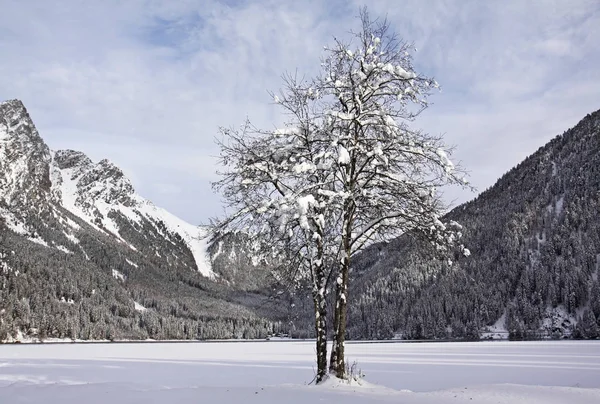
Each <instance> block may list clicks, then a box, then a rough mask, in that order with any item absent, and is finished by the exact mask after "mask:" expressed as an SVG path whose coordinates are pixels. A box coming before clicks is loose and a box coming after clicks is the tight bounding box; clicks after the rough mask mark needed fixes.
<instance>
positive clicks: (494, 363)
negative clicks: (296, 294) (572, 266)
mask: <svg viewBox="0 0 600 404" xmlns="http://www.w3.org/2000/svg"><path fill="white" fill-rule="evenodd" d="M313 352H314V349H313V343H312V342H287V341H281V342H276V341H269V342H223V343H171V344H168V343H167V344H158V343H155V344H61V345H52V344H42V345H0V403H3V404H4V403H7V404H19V403H39V402H46V403H61V404H81V403H85V404H96V403H98V404H99V403H110V404H119V403H143V404H150V403H168V404H170V403H200V402H202V403H238V402H242V403H244V404H249V403H262V404H269V403H313V402H331V403H336V402H343V403H344V404H353V403H379V402H381V403H406V404H417V403H418V404H424V403H431V404H434V403H435V404H444V403H461V402H468V403H510V404H515V403H544V404H548V403H569V404H586V403H595V404H598V403H600V341H597V342H563V341H561V342H526V343H519V342H481V343H410V344H409V343H364V344H348V346H347V352H348V356H349V358H350V360H355V361H357V362H358V364H359V366H360V367H361V368H362V370H363V372H364V373H365V374H366V380H367V381H368V382H369V384H367V385H366V386H342V385H333V384H330V385H328V386H319V387H315V386H308V385H307V384H308V383H309V382H310V381H311V379H312V377H313V374H314V369H313V367H314V365H313V363H314V359H313ZM408 390H410V391H408Z"/></svg>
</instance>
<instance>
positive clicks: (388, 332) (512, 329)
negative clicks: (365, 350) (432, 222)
mask: <svg viewBox="0 0 600 404" xmlns="http://www.w3.org/2000/svg"><path fill="white" fill-rule="evenodd" d="M599 213H600V111H597V112H595V113H593V114H591V115H588V116H586V117H585V119H583V120H582V121H581V122H580V123H579V124H578V125H577V126H575V127H574V128H572V129H570V130H568V131H566V132H565V133H564V134H562V135H560V136H557V137H556V138H554V139H553V140H552V141H551V142H550V143H548V144H547V145H545V146H544V147H542V148H540V149H539V150H538V151H537V152H536V153H534V154H533V155H532V156H530V157H529V158H527V159H526V160H525V161H523V162H522V163H521V164H519V165H518V166H517V167H515V168H513V169H512V170H510V171H509V172H508V173H506V174H505V175H504V176H503V177H502V178H501V179H500V180H498V182H497V183H496V184H495V185H494V186H493V187H491V188H490V189H488V190H486V191H485V192H483V193H481V194H480V195H479V196H478V197H477V198H476V199H475V200H473V201H471V202H468V203H466V204H464V205H461V206H458V207H457V208H455V209H454V210H452V211H451V212H450V213H449V214H448V219H453V220H456V221H457V222H459V223H461V224H462V225H463V232H464V242H465V245H466V246H467V247H468V248H469V249H470V251H471V256H470V257H468V258H464V257H461V258H458V257H456V258H457V259H456V261H457V262H454V263H453V265H449V263H448V262H447V261H446V260H440V259H438V258H436V256H435V255H434V254H432V253H431V252H430V251H429V250H428V248H427V247H426V245H424V244H421V243H420V242H419V241H418V240H413V239H412V238H410V237H409V236H404V237H401V238H400V239H397V240H395V241H393V242H391V243H389V244H378V245H374V246H371V247H370V248H369V250H368V251H366V252H365V253H364V254H362V255H361V256H359V257H357V260H356V265H355V266H354V272H353V274H354V276H355V278H356V279H357V282H355V283H354V284H355V285H357V287H356V288H355V289H354V290H353V292H352V295H351V297H352V304H351V305H350V307H351V308H352V309H351V317H352V319H351V321H350V324H351V327H350V334H351V335H350V336H351V337H352V338H390V337H392V336H393V335H394V334H398V335H401V336H403V337H404V338H469V339H477V338H480V337H481V336H485V331H486V330H487V329H489V330H490V331H494V330H495V331H501V332H502V331H504V330H505V331H506V332H507V333H509V334H510V337H511V338H515V339H518V338H537V337H542V336H553V337H561V336H573V337H583V338H595V337H598V336H600V333H599V331H598V330H599V326H600V287H599V285H598V273H599V271H600V268H599V267H600V217H599Z"/></svg>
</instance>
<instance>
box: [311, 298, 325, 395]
mask: <svg viewBox="0 0 600 404" xmlns="http://www.w3.org/2000/svg"><path fill="white" fill-rule="evenodd" d="M319 292H320V291H317V292H316V293H314V294H313V301H314V304H315V331H316V335H317V377H316V383H317V384H319V383H321V382H322V381H323V380H325V379H326V378H327V309H326V306H325V296H324V295H322V294H320V293H319Z"/></svg>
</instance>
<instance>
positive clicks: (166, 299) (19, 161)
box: [0, 100, 287, 340]
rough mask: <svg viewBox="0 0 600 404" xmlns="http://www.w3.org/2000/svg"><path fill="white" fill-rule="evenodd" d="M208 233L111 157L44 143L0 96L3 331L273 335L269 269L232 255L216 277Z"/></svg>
mask: <svg viewBox="0 0 600 404" xmlns="http://www.w3.org/2000/svg"><path fill="white" fill-rule="evenodd" d="M207 237H208V234H207V230H206V229H205V228H203V227H198V226H193V225H190V224H188V223H186V222H185V221H183V220H181V219H179V218H177V217H176V216H174V215H172V214H171V213H169V212H167V211H166V210H164V209H162V208H159V207H157V206H155V205H154V204H153V203H152V202H150V201H148V200H146V199H144V198H143V197H141V196H140V195H138V194H136V192H135V190H134V188H133V186H132V184H131V182H130V181H129V180H128V179H127V178H126V176H125V175H124V174H123V172H122V171H121V170H120V169H119V168H118V167H117V166H115V165H114V164H112V163H111V162H109V161H108V160H102V161H100V162H98V163H94V162H92V161H91V160H90V159H89V158H88V157H87V156H86V155H85V154H83V153H81V152H77V151H72V150H60V151H51V150H49V148H48V146H47V145H46V144H45V143H44V141H43V140H42V138H41V137H40V135H39V133H38V131H37V130H36V128H35V125H34V124H33V121H32V120H31V118H30V117H29V114H28V113H27V110H26V109H25V106H24V105H23V104H22V103H21V102H20V101H18V100H12V101H7V102H3V103H1V104H0V262H1V269H0V286H1V288H0V334H1V335H0V340H2V339H5V338H7V337H8V336H10V337H11V338H12V337H15V336H16V335H17V334H19V333H21V334H23V333H25V334H27V333H29V334H32V335H42V336H44V337H47V336H53V337H72V338H109V337H110V338H124V337H128V338H146V337H153V338H217V337H221V338H223V337H233V336H242V335H245V336H264V335H266V334H267V333H272V332H273V328H274V327H275V328H277V327H279V325H278V324H279V323H278V320H277V319H278V315H283V314H281V313H282V311H281V310H279V309H278V308H277V305H276V304H275V303H274V302H272V300H269V297H270V292H271V291H269V290H266V289H265V286H266V285H269V282H270V280H269V279H268V276H267V275H268V272H265V273H266V274H267V275H265V276H262V277H261V282H258V283H257V282H255V283H254V284H249V283H248V282H246V281H245V279H243V278H242V277H240V276H237V274H238V272H240V273H241V272H243V271H242V270H241V269H243V268H246V269H248V270H250V271H252V270H254V271H256V270H257V269H256V268H251V267H252V266H251V265H250V264H249V263H248V262H246V261H247V260H244V257H243V256H242V257H235V259H233V258H232V259H230V258H229V257H232V256H231V254H229V255H226V256H223V257H220V258H219V259H218V261H219V265H216V267H217V268H219V269H220V270H221V271H222V273H223V275H219V274H218V273H216V272H214V271H213V269H212V265H211V255H216V254H217V252H218V251H217V249H215V248H212V249H211V248H209V247H210V246H209V245H208V238H207ZM223 243H224V241H223V240H221V241H220V249H221V250H223V249H225V250H228V251H229V250H230V249H231V247H230V246H229V244H227V242H225V245H223ZM233 266H235V268H240V270H233V269H231V267H233ZM263 272H264V271H263ZM240 289H241V290H248V289H253V290H254V291H255V292H256V293H250V292H244V293H240ZM265 315H267V316H269V317H271V318H274V319H275V320H274V321H271V320H268V319H266V318H265ZM286 315H287V314H286ZM211 324H212V326H211Z"/></svg>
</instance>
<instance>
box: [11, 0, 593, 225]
mask: <svg viewBox="0 0 600 404" xmlns="http://www.w3.org/2000/svg"><path fill="white" fill-rule="evenodd" d="M0 3H1V8H2V13H0V55H2V57H1V59H2V63H0V99H2V100H4V99H13V98H18V99H21V100H23V101H24V102H25V105H26V106H27V108H28V110H29V112H30V114H31V116H32V118H33V119H34V122H35V123H36V125H37V127H38V129H39V131H40V134H41V135H42V137H43V138H44V139H45V140H46V142H47V143H48V144H49V146H50V147H51V148H53V149H61V148H71V149H76V150H81V151H83V152H85V153H87V154H88V155H89V156H90V157H91V158H92V159H94V160H99V159H102V158H109V159H110V160H112V161H113V162H115V163H116V164H117V165H119V166H120V167H122V168H123V169H124V171H125V172H126V174H127V175H128V176H129V177H130V178H131V180H132V181H133V183H134V186H135V187H136V189H137V191H138V192H139V193H140V194H142V195H143V196H145V197H147V198H149V199H151V200H153V201H154V202H155V203H156V204H157V205H159V206H162V207H165V208H167V209H168V210H170V211H172V212H173V213H175V214H177V215H179V216H181V217H182V218H184V219H186V220H188V221H190V222H192V223H205V222H206V221H207V220H208V218H209V217H211V216H214V215H217V214H219V213H220V212H221V204H220V201H219V197H218V196H217V195H214V194H213V193H212V191H211V189H210V181H211V180H214V179H216V177H215V169H216V166H215V159H214V156H215V155H216V154H217V153H218V150H217V149H216V147H215V145H214V138H215V136H216V135H217V129H218V127H219V126H236V125H239V124H241V123H242V122H243V121H244V119H245V118H246V117H249V118H250V119H251V120H252V121H253V122H254V123H255V124H256V125H257V126H261V127H267V128H268V127H272V126H274V125H278V124H280V123H281V121H282V119H283V118H282V116H281V115H280V114H279V111H278V110H277V107H276V106H275V105H273V103H272V102H271V99H270V97H269V96H268V91H269V90H272V91H277V90H278V89H279V88H280V87H281V85H282V81H281V75H282V74H283V73H285V72H286V71H296V70H297V71H298V72H299V73H301V74H306V75H308V76H310V75H312V74H314V73H315V72H316V71H317V69H318V66H319V57H320V56H321V52H322V48H323V46H324V45H327V44H328V43H331V39H332V37H333V36H337V37H343V36H345V35H346V33H347V32H348V31H349V30H350V29H352V28H357V27H358V25H357V20H356V15H357V14H358V9H359V7H360V6H361V5H362V2H354V1H311V0H307V1H302V2H298V1H275V0H273V1H242V0H237V1H224V2H223V1H222V2H218V1H209V0H206V1H191V0H182V1H177V0H171V1H159V0H128V1H117V0H105V1H97V2H94V1H77V0H56V1H52V2H48V1H45V0H28V1H21V0H0ZM369 11H370V13H371V14H372V15H373V16H385V15H387V16H388V19H389V21H390V23H391V24H392V26H393V28H394V30H395V31H396V32H397V33H398V34H399V35H400V36H401V37H402V38H403V39H404V40H406V41H409V42H413V43H414V44H415V46H416V48H417V49H418V52H417V53H416V54H415V55H414V56H415V66H416V68H417V70H418V72H419V73H423V74H425V75H429V76H434V77H435V78H436V80H437V81H438V82H439V83H440V85H441V86H442V91H441V92H440V93H436V94H434V95H433V96H432V97H431V98H430V100H431V102H432V104H433V105H431V107H430V108H429V109H428V110H426V111H425V112H424V113H423V114H422V116H421V117H420V118H419V119H418V120H417V121H416V122H415V123H414V126H416V127H419V128H422V129H424V130H426V131H429V132H431V133H433V134H444V135H445V139H446V141H447V143H449V144H453V145H456V152H455V159H456V160H460V161H462V163H463V165H464V166H465V167H466V168H467V169H468V170H469V171H470V172H471V175H470V180H471V182H472V183H473V185H475V186H476V187H477V188H478V189H479V190H480V191H483V190H484V189H486V188H487V187H489V186H491V185H492V184H493V183H494V182H495V181H496V180H497V178H498V177H499V176H501V175H502V174H503V173H504V172H506V171H507V170H509V169H510V168H511V167H513V166H514V165H516V164H518V163H519V162H520V161H521V160H522V159H523V158H525V157H526V156H527V155H529V154H531V153H533V152H534V151H535V150H537V149H538V148H539V147H540V146H542V145H543V144H544V143H546V142H547V141H548V140H550V139H551V138H552V137H554V136H556V135H558V134H560V133H562V132H563V131H564V130H566V129H568V128H569V127H571V126H573V125H574V124H576V123H577V121H579V120H580V119H581V118H583V116H585V114H587V113H589V112H592V111H594V110H597V109H598V108H600V97H599V94H600V68H598V66H600V41H599V40H598V38H600V2H598V1H597V0H571V1H563V0H560V1H553V0H543V1H542V0H538V1H535V0H530V1H521V0H514V1H510V0H509V1H500V0H490V1H469V0H456V1H454V0H447V1H442V0H441V1H423V0H415V1H413V0H403V1H396V0H372V1H370V2H369ZM474 196H475V195H474V194H472V193H469V192H463V191H458V190H448V192H447V199H448V201H455V202H462V201H465V200H468V199H470V198H472V197H474Z"/></svg>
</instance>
